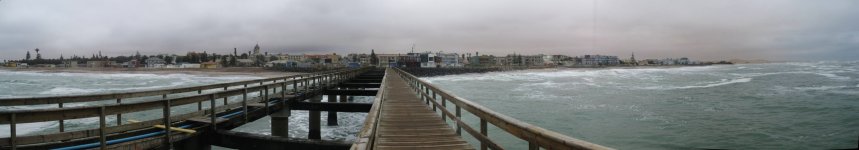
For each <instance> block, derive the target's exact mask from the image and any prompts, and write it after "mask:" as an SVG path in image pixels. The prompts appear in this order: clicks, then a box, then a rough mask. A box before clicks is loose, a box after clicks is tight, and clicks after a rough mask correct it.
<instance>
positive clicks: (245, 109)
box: [242, 88, 248, 123]
mask: <svg viewBox="0 0 859 150" xmlns="http://www.w3.org/2000/svg"><path fill="white" fill-rule="evenodd" d="M242 91H243V92H242V112H243V113H242V116H244V119H245V123H247V122H248V89H247V88H245V89H242Z"/></svg>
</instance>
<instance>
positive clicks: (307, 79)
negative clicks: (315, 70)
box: [301, 77, 311, 93]
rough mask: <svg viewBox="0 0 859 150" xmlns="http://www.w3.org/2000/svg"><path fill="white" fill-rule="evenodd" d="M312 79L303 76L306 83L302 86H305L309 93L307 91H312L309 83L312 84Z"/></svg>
mask: <svg viewBox="0 0 859 150" xmlns="http://www.w3.org/2000/svg"><path fill="white" fill-rule="evenodd" d="M310 79H311V78H307V77H305V78H302V80H304V84H301V86H304V93H307V91H310V85H308V84H310Z"/></svg>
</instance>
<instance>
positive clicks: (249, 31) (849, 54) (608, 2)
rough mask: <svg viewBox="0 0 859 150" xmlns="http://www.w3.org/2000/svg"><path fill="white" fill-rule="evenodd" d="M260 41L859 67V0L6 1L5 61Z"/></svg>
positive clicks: (180, 50) (223, 48) (0, 51)
mask: <svg viewBox="0 0 859 150" xmlns="http://www.w3.org/2000/svg"><path fill="white" fill-rule="evenodd" d="M594 6H596V7H594ZM594 8H596V29H597V30H596V42H595V43H594V35H593V34H594V27H593V25H594ZM256 43H260V46H261V47H262V49H263V51H268V52H269V53H274V54H277V53H290V54H295V53H338V54H343V53H369V51H370V49H375V50H376V52H377V53H406V52H408V51H409V50H410V47H411V45H412V44H416V45H417V47H416V51H428V50H432V51H439V50H443V51H445V52H456V53H474V52H480V53H481V54H495V55H504V54H508V53H513V52H516V53H524V54H538V53H544V54H564V55H583V54H606V55H618V56H621V57H628V56H629V54H630V53H632V52H635V54H636V57H637V58H665V57H683V56H685V57H690V58H692V59H695V60H720V59H732V58H740V59H769V60H857V58H859V1H851V0H833V1H802V0H755V1H723V0H695V1H688V0H599V1H597V4H596V5H594V0H538V1H512V0H472V1H453V0H408V1H394V0H355V1H332V0H290V1H275V0H264V1H236V0H211V1H210V0H189V1H169V0H151V1H107V0H75V1H60V0H39V1H31V0H2V1H0V59H3V60H17V59H22V58H24V55H25V53H26V51H31V54H32V55H33V57H35V52H34V51H33V49H35V48H39V49H40V50H41V51H40V52H41V53H42V56H43V57H45V58H56V57H59V56H60V54H63V55H64V56H65V57H67V58H68V57H70V56H71V55H75V54H76V55H79V56H87V57H88V56H90V54H93V53H98V51H102V53H104V54H105V55H110V56H116V55H131V54H134V52H136V51H140V52H141V53H142V54H146V55H153V54H162V53H166V54H184V53H185V52H188V51H207V52H209V53H219V54H225V53H232V51H233V48H234V47H235V48H238V51H239V53H242V52H247V51H249V50H251V48H252V47H253V46H254V44H256ZM594 45H595V47H594Z"/></svg>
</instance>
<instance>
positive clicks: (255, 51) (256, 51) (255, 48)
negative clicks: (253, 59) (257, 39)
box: [254, 43, 259, 56]
mask: <svg viewBox="0 0 859 150" xmlns="http://www.w3.org/2000/svg"><path fill="white" fill-rule="evenodd" d="M256 55H259V43H257V45H256V46H254V56H256Z"/></svg>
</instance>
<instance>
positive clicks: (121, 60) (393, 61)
mask: <svg viewBox="0 0 859 150" xmlns="http://www.w3.org/2000/svg"><path fill="white" fill-rule="evenodd" d="M42 52H44V51H42ZM28 54H29V51H28ZM717 63H726V62H724V61H722V62H717ZM706 64H714V62H696V61H692V60H690V59H689V58H686V57H681V58H660V59H636V57H635V53H632V54H631V55H630V56H629V57H625V58H623V59H621V58H620V57H619V56H612V55H599V54H597V55H579V56H567V55H558V54H554V55H546V54H536V55H533V54H532V55H525V54H516V53H514V54H507V55H503V56H495V55H486V54H483V55H480V53H478V52H475V53H445V52H442V51H437V52H432V51H426V52H409V53H398V54H378V53H375V50H370V53H369V54H367V53H352V54H345V55H338V54H337V53H327V54H269V53H268V52H263V51H262V48H261V47H260V45H259V44H256V45H254V47H253V49H251V50H249V51H246V52H245V53H239V52H238V49H237V48H234V49H233V52H232V53H227V54H216V53H208V52H207V51H202V52H198V51H191V52H187V53H186V54H185V55H184V56H183V55H175V54H158V55H148V56H147V55H141V54H140V53H135V54H134V55H130V56H117V57H107V56H103V55H102V54H101V52H99V53H98V54H92V56H91V57H81V56H77V55H75V56H72V57H70V58H68V59H66V58H63V57H62V56H61V57H60V59H44V58H42V57H41V52H39V51H37V52H36V59H30V58H26V59H23V60H13V61H4V62H2V64H0V66H4V67H19V68H20V67H66V68H74V67H90V68H98V67H117V68H119V67H122V68H222V67H267V68H284V69H296V68H299V69H300V68H343V67H352V68H355V67H362V66H375V67H415V68H456V67H605V66H662V65H706Z"/></svg>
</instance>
